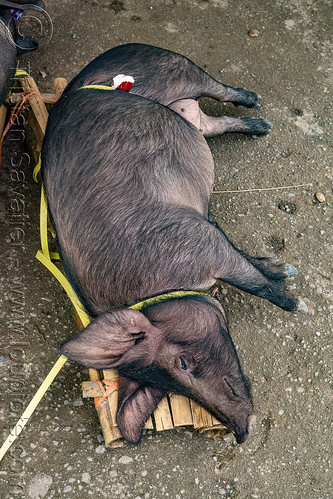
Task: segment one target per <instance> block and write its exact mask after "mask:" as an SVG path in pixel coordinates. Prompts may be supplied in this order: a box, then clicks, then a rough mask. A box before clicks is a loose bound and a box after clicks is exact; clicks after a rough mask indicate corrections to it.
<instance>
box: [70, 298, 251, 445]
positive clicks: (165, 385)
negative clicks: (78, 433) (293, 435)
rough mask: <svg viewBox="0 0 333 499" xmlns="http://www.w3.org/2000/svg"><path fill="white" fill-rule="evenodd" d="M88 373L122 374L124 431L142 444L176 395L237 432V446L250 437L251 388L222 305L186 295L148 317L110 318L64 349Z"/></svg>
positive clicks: (122, 313) (122, 314) (117, 314)
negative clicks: (154, 418) (161, 408)
mask: <svg viewBox="0 0 333 499" xmlns="http://www.w3.org/2000/svg"><path fill="white" fill-rule="evenodd" d="M61 352H62V353H63V354H64V355H66V356H67V357H69V358H70V359H73V360H75V361H77V362H79V363H81V364H83V365H85V366H87V367H93V368H95V369H110V368H117V369H118V370H119V372H120V374H121V375H122V376H125V378H121V381H120V385H119V405H118V413H117V423H118V427H119V429H120V431H121V433H122V434H123V436H124V437H125V438H126V439H127V440H129V441H131V442H137V441H138V440H139V439H140V436H141V430H142V427H143V425H144V423H145V421H146V420H147V419H148V417H149V416H150V415H151V414H152V412H153V411H154V410H155V408H156V407H157V405H158V403H159V402H160V400H161V399H162V398H163V396H164V395H165V394H166V393H169V392H173V393H178V394H181V395H185V396H187V397H189V398H191V399H192V400H195V401H196V402H198V403H199V404H200V405H202V406H204V407H205V408H206V409H207V410H208V411H209V412H211V413H212V414H213V415H214V416H215V417H216V418H217V419H218V420H219V421H221V422H222V423H223V424H224V425H225V426H226V427H227V428H228V429H229V430H230V431H232V432H233V433H234V434H235V437H236V440H237V442H238V443H242V442H244V440H245V439H246V438H247V436H248V430H249V419H250V416H251V415H252V414H253V408H252V402H251V397H250V392H249V387H248V383H247V381H246V379H245V377H244V375H243V373H242V370H241V367H240V364H239V361H238V357H237V354H236V351H235V347H234V345H233V343H232V340H231V338H230V336H229V333H228V330H227V324H226V318H225V314H224V312H223V309H222V307H221V305H220V304H219V303H218V301H217V300H215V299H213V298H209V297H205V296H191V297H184V298H181V299H177V300H171V301H167V302H164V303H160V304H156V305H153V306H150V307H148V308H146V309H145V310H144V311H143V313H141V312H138V311H136V310H132V309H121V310H117V311H114V312H110V313H105V314H103V315H101V316H99V317H97V318H96V319H95V320H93V321H92V322H91V323H90V324H89V326H88V327H87V328H86V329H85V330H84V331H83V332H82V333H80V334H78V335H77V336H75V337H73V338H70V339H69V340H67V341H66V342H65V343H63V344H62V346H61Z"/></svg>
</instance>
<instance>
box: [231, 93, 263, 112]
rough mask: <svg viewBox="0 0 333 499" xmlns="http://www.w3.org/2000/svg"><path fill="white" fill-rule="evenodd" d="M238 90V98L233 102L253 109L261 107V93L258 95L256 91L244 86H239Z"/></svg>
mask: <svg viewBox="0 0 333 499" xmlns="http://www.w3.org/2000/svg"><path fill="white" fill-rule="evenodd" d="M237 90H238V95H237V100H235V101H233V104H234V105H235V106H244V107H248V108H252V109H258V108H259V107H261V105H260V101H261V95H257V94H256V93H254V92H249V91H248V90H244V89H242V88H239V89H237Z"/></svg>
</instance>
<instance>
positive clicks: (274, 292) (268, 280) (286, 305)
mask: <svg viewBox="0 0 333 499" xmlns="http://www.w3.org/2000/svg"><path fill="white" fill-rule="evenodd" d="M215 230H216V234H215V236H216V239H215V241H214V243H215V244H216V246H215V252H216V253H215V254H216V257H217V262H216V263H217V265H218V267H217V269H216V271H215V272H216V275H215V277H216V278H219V279H221V280H223V281H225V282H227V283H229V284H231V285H232V286H235V287H236V288H239V289H242V290H243V291H246V292H247V293H251V294H253V295H255V296H259V297H261V298H265V299H266V300H269V301H270V302H272V303H274V304H275V305H277V306H278V307H280V308H282V309H284V310H287V311H290V312H295V313H298V312H306V311H307V307H306V305H305V303H304V302H303V300H300V299H299V298H297V297H296V296H294V295H293V294H292V293H291V292H290V289H289V287H290V286H289V284H290V283H289V280H288V278H290V277H293V276H294V275H296V274H297V270H296V269H295V267H293V266H292V265H289V264H279V263H278V262H277V261H276V260H275V259H271V258H263V259H260V258H253V257H246V256H245V255H244V254H242V253H241V252H240V251H239V250H238V249H237V248H235V246H234V245H233V244H232V243H231V242H230V241H229V240H228V238H227V236H226V235H225V234H224V233H223V231H222V230H221V229H219V228H217V227H216V229H215Z"/></svg>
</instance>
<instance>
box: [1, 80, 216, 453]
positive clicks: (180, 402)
mask: <svg viewBox="0 0 333 499" xmlns="http://www.w3.org/2000/svg"><path fill="white" fill-rule="evenodd" d="M19 84H20V87H17V88H16V91H15V89H14V92H13V93H12V95H11V96H10V97H9V98H8V99H7V101H6V103H5V104H4V105H3V106H2V107H1V109H0V136H1V133H2V129H3V126H4V122H5V119H6V114H7V109H8V106H11V105H13V104H14V103H15V102H17V101H18V100H19V99H20V98H21V96H22V95H24V94H29V93H31V92H33V95H31V96H30V97H29V111H28V112H27V116H26V119H25V134H26V144H27V148H28V152H29V154H30V157H31V158H32V160H33V161H34V162H35V163H37V161H38V159H39V154H40V151H41V147H42V142H43V138H44V134H45V129H46V124H47V119H48V111H47V108H46V105H45V102H47V103H49V104H51V105H52V104H54V103H55V102H56V100H57V99H58V98H59V97H60V95H61V94H62V92H63V90H64V89H65V87H66V84H67V81H66V80H65V79H64V78H55V80H54V82H53V86H54V93H53V94H42V93H40V92H39V90H38V87H37V85H36V82H35V81H34V79H33V78H32V77H30V76H27V77H22V78H20V79H19ZM75 315H76V321H77V326H78V329H79V330H81V329H82V324H81V323H80V319H79V318H78V316H77V314H75ZM89 378H90V381H85V382H83V383H82V390H83V397H85V398H86V397H93V398H94V400H95V407H96V411H97V414H98V417H99V420H100V424H101V428H102V432H103V435H104V439H105V445H106V446H109V447H119V446H121V445H123V444H124V441H123V439H122V437H121V434H120V432H119V430H118V428H117V423H116V412H117V405H118V383H119V375H118V372H117V371H116V370H115V369H109V370H104V371H97V370H95V369H89ZM184 426H190V427H193V428H194V429H195V430H198V431H199V433H205V435H207V436H210V437H217V436H220V435H223V434H225V433H226V428H225V427H224V426H223V425H222V424H221V423H220V422H219V421H218V420H217V419H215V418H214V417H213V416H212V415H211V414H209V413H208V412H207V411H206V410H205V409H203V408H202V407H200V406H199V405H198V404H197V403H195V402H193V401H192V400H189V399H188V398H185V397H183V396H180V395H176V394H169V395H167V396H166V397H165V398H164V399H163V400H162V401H161V402H160V404H159V405H158V407H157V409H156V410H155V412H154V414H153V416H152V417H150V418H149V419H148V421H147V422H146V424H145V428H146V429H153V430H156V431H163V430H169V429H172V428H177V427H184Z"/></svg>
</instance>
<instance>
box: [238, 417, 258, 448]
mask: <svg viewBox="0 0 333 499" xmlns="http://www.w3.org/2000/svg"><path fill="white" fill-rule="evenodd" d="M255 422H256V417H255V415H254V414H253V413H252V414H251V415H250V416H249V417H248V418H247V421H246V423H245V424H244V425H241V426H237V428H236V429H235V430H234V431H233V433H234V435H235V439H236V442H237V443H238V444H243V443H244V442H245V440H246V439H247V437H248V436H249V435H250V433H251V432H252V431H253V427H254V425H255Z"/></svg>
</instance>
